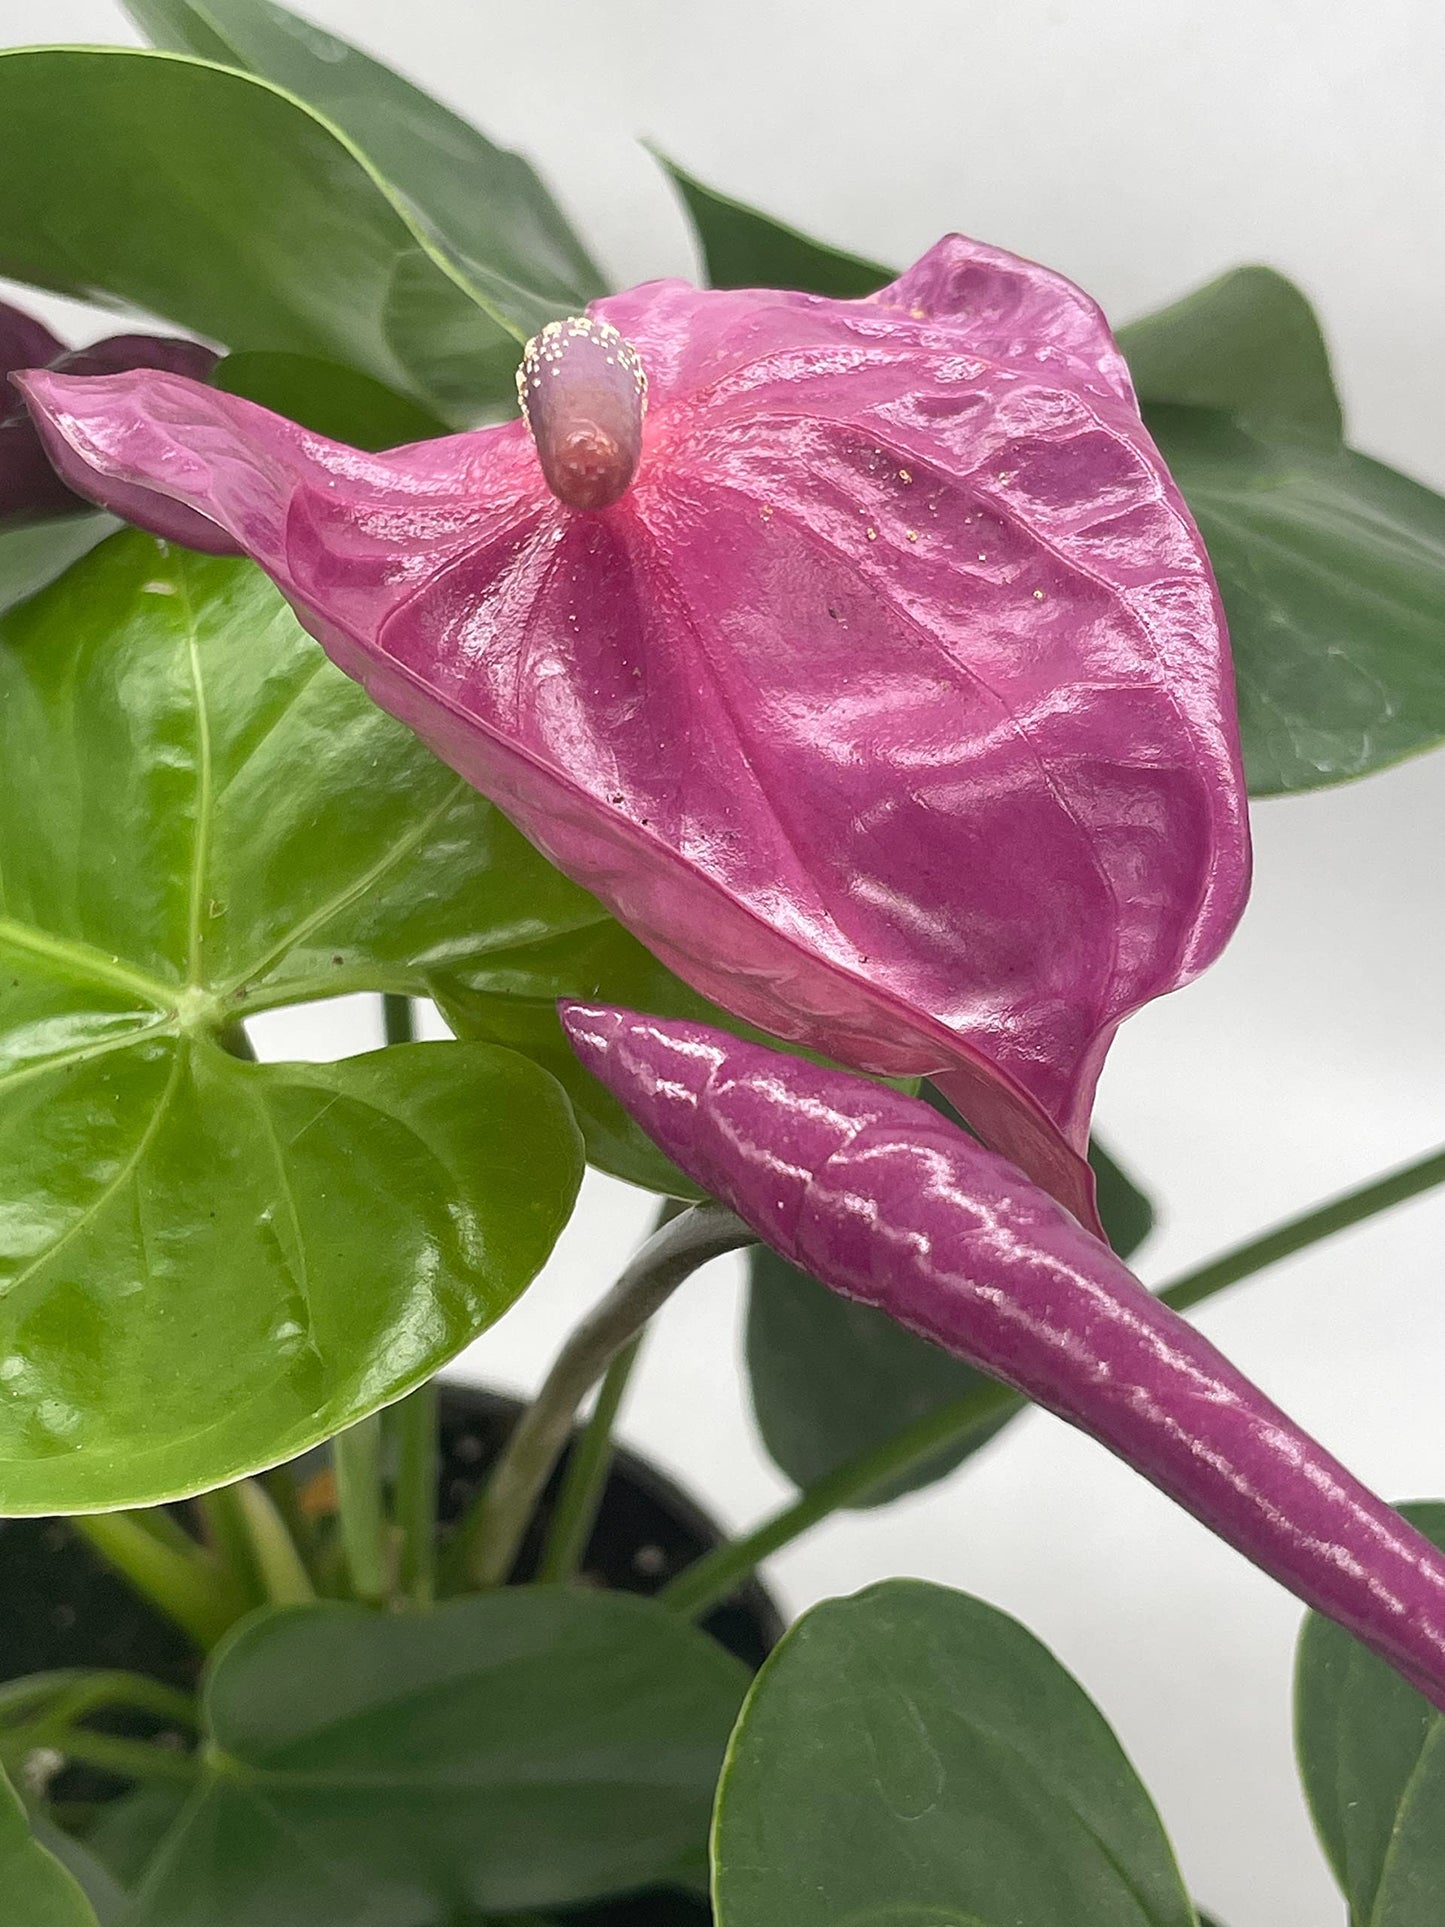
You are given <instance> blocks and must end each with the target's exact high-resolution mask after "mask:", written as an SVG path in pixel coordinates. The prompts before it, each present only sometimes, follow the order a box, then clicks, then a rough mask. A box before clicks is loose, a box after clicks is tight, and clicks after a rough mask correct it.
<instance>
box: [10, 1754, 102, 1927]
mask: <svg viewBox="0 0 1445 1927" xmlns="http://www.w3.org/2000/svg"><path fill="white" fill-rule="evenodd" d="M0 1899H3V1901H4V1906H5V1919H6V1921H7V1923H8V1922H14V1927H97V1922H96V1918H95V1910H94V1908H93V1907H92V1906H91V1905H90V1902H89V1901H88V1900H87V1899H86V1897H85V1895H84V1894H83V1893H82V1891H81V1889H80V1887H79V1885H78V1884H77V1882H76V1881H75V1879H74V1878H73V1876H72V1875H70V1874H68V1873H67V1872H66V1870H65V1869H64V1867H62V1866H61V1864H60V1862H59V1861H58V1860H57V1859H56V1858H55V1856H54V1855H53V1854H51V1853H48V1852H47V1851H46V1849H45V1848H44V1847H42V1846H41V1845H40V1843H39V1841H38V1840H36V1839H35V1837H34V1835H33V1834H32V1833H31V1831H30V1822H29V1820H28V1819H27V1818H26V1815H25V1808H24V1807H23V1806H22V1805H21V1802H20V1797H19V1795H18V1794H17V1793H16V1792H15V1789H14V1788H13V1787H12V1786H11V1784H10V1782H9V1781H8V1780H7V1779H6V1777H5V1772H4V1769H3V1768H0Z"/></svg>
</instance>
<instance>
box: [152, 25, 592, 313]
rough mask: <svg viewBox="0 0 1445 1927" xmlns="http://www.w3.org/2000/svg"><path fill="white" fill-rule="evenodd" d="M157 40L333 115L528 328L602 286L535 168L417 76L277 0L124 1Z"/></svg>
mask: <svg viewBox="0 0 1445 1927" xmlns="http://www.w3.org/2000/svg"><path fill="white" fill-rule="evenodd" d="M125 4H126V11H127V12H128V13H129V14H130V15H131V17H132V18H133V19H134V20H135V22H136V24H137V26H139V27H140V29H141V31H142V32H143V33H144V34H146V35H147V37H148V38H149V39H150V40H152V41H153V42H154V43H155V44H156V45H157V46H159V47H169V48H171V49H173V50H174V51H176V52H178V53H189V54H198V55H199V56H200V57H201V58H202V59H205V60H218V61H222V62H224V63H225V64H226V65H227V66H231V67H239V68H242V69H243V70H244V71H246V72H248V73H252V74H256V75H259V76H260V77H261V78H262V79H263V80H270V81H274V82H275V84H276V85H277V86H279V87H285V88H287V89H288V90H289V91H290V92H291V93H293V94H297V95H299V96H300V98H301V99H302V100H304V101H305V102H307V104H308V105H309V106H311V107H314V108H316V109H318V110H319V112H321V113H323V114H325V115H326V116H327V117H328V118H329V119H330V120H332V121H334V122H335V123H336V125H337V126H338V127H339V128H341V130H342V131H343V132H344V133H345V134H347V135H349V136H350V138H351V139H352V140H353V141H355V143H356V145H357V146H358V147H359V148H360V149H361V151H362V152H363V153H364V154H365V155H366V156H367V158H368V159H369V160H370V161H372V162H373V163H374V165H375V166H376V167H377V169H378V170H379V171H380V172H381V173H382V174H383V175H384V176H385V177H386V179H387V180H388V181H389V182H391V184H392V185H393V186H394V187H397V188H399V189H400V190H401V192H402V193H403V194H404V195H405V196H406V198H407V200H408V201H409V202H410V203H411V206H412V207H413V209H415V211H416V212H417V213H418V214H419V215H420V216H421V218H422V220H423V221H424V222H425V223H426V227H427V230H428V232H429V233H430V234H431V235H432V237H433V238H434V239H435V240H437V241H438V242H439V243H440V244H441V245H442V246H443V247H444V248H445V249H446V250H447V251H448V253H449V254H450V256H451V257H452V258H453V259H454V260H456V261H457V262H458V263H459V264H461V265H462V266H463V267H464V269H465V271H466V273H467V275H468V277H469V278H470V279H472V280H473V281H475V283H476V284H477V285H478V286H479V287H480V288H482V289H483V290H484V291H485V293H486V295H487V298H488V299H489V300H490V301H491V302H492V303H493V304H494V305H495V307H496V309H497V311H498V312H499V313H501V314H504V315H510V316H511V317H512V318H513V319H514V320H516V321H517V322H518V323H519V325H521V326H522V327H523V328H524V330H525V332H526V333H528V334H530V333H532V332H533V331H534V329H535V328H536V327H537V326H538V325H540V322H541V321H545V320H550V319H551V317H552V315H553V314H575V313H577V311H578V310H579V309H580V308H582V307H584V306H585V305H586V303H587V302H589V301H590V300H592V298H593V297H594V296H595V295H599V294H601V293H602V292H603V284H602V277H601V275H600V274H599V272H598V270H597V268H596V267H595V265H594V264H593V262H592V260H591V259H590V257H589V256H588V253H587V250H586V249H585V248H584V247H583V245H582V243H581V241H580V240H579V239H578V238H577V236H576V235H575V234H574V233H573V231H572V229H571V227H570V226H569V225H568V223H567V219H566V217H565V215H564V214H563V213H562V210H561V209H560V208H559V207H558V206H557V203H556V202H555V201H554V200H553V198H552V196H551V194H550V193H549V192H548V190H547V188H546V187H545V186H544V185H543V183H542V181H541V180H540V179H539V177H538V175H537V173H536V172H535V170H534V169H533V168H532V167H531V166H529V165H528V163H527V162H526V161H524V160H523V159H522V158H521V157H520V155H517V154H511V153H508V152H507V151H506V150H505V149H504V148H500V147H494V146H493V144H492V143H491V141H489V140H488V139H487V138H486V137H485V135H483V134H481V133H479V132H478V131H477V129H476V128H475V127H473V126H472V125H471V124H470V123H469V122H467V121H465V120H463V119H461V117H460V116H459V115H457V114H454V113H452V111H451V110H450V108H447V107H443V106H442V104H441V102H440V101H437V100H433V99H432V97H431V95H430V94H426V93H423V92H422V90H421V89H420V88H419V87H415V86H413V85H412V83H411V82H410V81H409V80H404V79H403V78H402V76H401V75H400V74H398V73H396V72H394V71H393V70H392V69H391V68H390V67H386V66H383V65H382V63H381V62H380V61H378V60H373V59H372V58H371V57H370V56H369V55H368V54H364V53H362V52H361V51H360V50H359V49H358V48H356V47H353V46H351V45H350V43H349V42H347V41H345V40H341V39H338V37H337V36H336V35H335V34H332V33H327V32H326V31H324V29H322V28H320V27H317V26H314V25H313V24H312V23H311V22H310V21H309V20H304V19H300V18H298V17H297V16H296V15H295V14H293V13H288V12H287V10H286V9H285V8H284V7H278V6H274V5H272V4H271V3H270V0H125Z"/></svg>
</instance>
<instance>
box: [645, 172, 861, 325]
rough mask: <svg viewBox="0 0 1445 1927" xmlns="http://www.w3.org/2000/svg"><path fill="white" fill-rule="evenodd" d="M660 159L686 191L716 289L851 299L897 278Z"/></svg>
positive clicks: (686, 202)
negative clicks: (779, 291)
mask: <svg viewBox="0 0 1445 1927" xmlns="http://www.w3.org/2000/svg"><path fill="white" fill-rule="evenodd" d="M657 159H658V160H659V162H660V163H661V164H662V166H663V167H664V168H665V169H666V170H667V173H668V174H669V175H670V177H671V179H672V183H673V185H674V187H676V189H677V191H678V193H679V194H680V195H681V196H682V200H683V205H684V206H685V207H686V209H687V211H688V214H689V216H690V217H691V220H692V224H693V228H694V229H695V231H696V233H697V239H698V245H699V247H700V248H701V249H702V256H703V260H704V262H705V264H706V266H707V278H708V281H709V283H710V284H711V286H713V287H714V288H798V289H800V290H801V291H802V292H803V293H805V294H829V295H835V296H837V297H838V298H840V299H843V300H847V299H849V298H851V297H852V296H854V295H864V294H873V293H874V292H875V291H876V290H877V289H879V288H882V287H886V285H887V284H888V282H890V281H891V280H892V279H893V278H894V273H895V270H894V269H892V268H882V267H879V266H878V264H877V262H875V261H865V260H864V259H863V258H862V257H861V255H857V254H849V253H847V252H846V251H845V250H844V249H842V248H834V247H829V246H828V245H827V244H826V243H825V242H822V241H813V240H810V239H809V237H808V236H807V235H806V234H800V233H799V232H798V230H797V229H796V228H791V227H787V226H785V225H784V224H783V222H781V221H775V220H774V219H773V218H772V216H771V215H768V214H762V213H759V211H758V210H757V209H756V208H753V207H748V206H746V205H745V203H744V202H742V201H734V200H732V199H731V198H730V197H729V196H728V195H726V194H719V193H718V192H717V190H716V189H715V188H711V187H705V186H704V185H703V183H702V182H701V181H699V180H698V179H696V177H695V176H693V175H691V174H688V173H685V172H684V171H683V169H682V168H680V167H679V166H677V164H676V163H675V162H674V161H670V160H669V159H668V158H667V156H666V155H665V154H659V155H658V156H657Z"/></svg>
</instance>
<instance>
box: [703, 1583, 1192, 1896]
mask: <svg viewBox="0 0 1445 1927" xmlns="http://www.w3.org/2000/svg"><path fill="white" fill-rule="evenodd" d="M713 1899H714V1904H715V1906H716V1909H717V1915H718V1922H719V1927H905V1924H906V1927H924V1924H925V1923H927V1924H928V1927H1018V1923H1020V1922H1025V1921H1026V1922H1027V1923H1028V1927H1196V1916H1195V1912H1194V1909H1193V1907H1192V1906H1191V1905H1190V1902H1189V1898H1188V1895H1187V1894H1186V1893H1185V1891H1184V1888H1183V1886H1182V1885H1181V1883H1180V1879H1179V1871H1178V1868H1177V1867H1176V1865H1175V1863H1174V1857H1173V1854H1172V1852H1171V1850H1170V1847H1169V1842H1168V1840H1167V1839H1166V1837H1165V1834H1164V1830H1163V1827H1162V1826H1161V1825H1160V1822H1159V1816H1158V1815H1157V1813H1156V1812H1155V1811H1154V1808H1153V1806H1152V1805H1151V1803H1150V1801H1149V1796H1148V1795H1147V1793H1146V1792H1145V1791H1144V1788H1143V1787H1142V1786H1141V1785H1140V1784H1139V1781H1138V1779H1137V1777H1136V1776H1135V1774H1134V1772H1133V1769H1132V1768H1131V1767H1130V1765H1129V1762H1128V1761H1127V1760H1126V1759H1125V1757H1124V1755H1123V1753H1122V1751H1121V1750H1120V1747H1119V1743H1118V1741H1117V1740H1116V1739H1115V1738H1114V1736H1113V1734H1112V1733H1111V1732H1110V1731H1109V1728H1108V1727H1107V1726H1106V1725H1105V1723H1104V1721H1103V1719H1102V1718H1101V1716H1100V1714H1099V1712H1098V1710H1097V1709H1096V1708H1095V1707H1094V1706H1093V1704H1092V1703H1091V1702H1090V1701H1089V1699H1088V1698H1087V1697H1086V1695H1085V1694H1084V1693H1083V1691H1082V1690H1081V1689H1080V1687H1079V1686H1078V1685H1077V1684H1076V1683H1075V1681H1074V1680H1073V1679H1071V1678H1070V1676H1069V1675H1068V1674H1067V1673H1066V1672H1065V1671H1064V1669H1063V1667H1062V1666H1060V1665H1059V1663H1058V1661H1057V1660H1056V1659H1054V1658H1053V1656H1052V1655H1051V1654H1050V1653H1049V1652H1048V1651H1047V1650H1046V1649H1045V1648H1044V1647H1043V1646H1041V1645H1040V1644H1039V1642H1038V1641H1037V1640H1036V1639H1035V1638H1033V1636H1032V1635H1031V1634H1030V1633H1028V1632H1026V1631H1025V1630H1024V1628H1023V1627H1022V1626H1020V1625H1019V1624H1018V1623H1017V1621H1015V1620H1012V1619H1010V1618H1008V1617H1007V1616H1006V1615H1005V1614H1004V1613H1001V1612H998V1611H996V1610H995V1609H994V1608H993V1607H992V1606H987V1605H985V1604H984V1603H983V1601H982V1600H978V1599H970V1598H969V1597H967V1595H965V1594H963V1593H957V1592H950V1591H948V1590H947V1589H946V1588H945V1587H942V1586H933V1585H925V1584H923V1583H922V1582H921V1581H918V1580H911V1579H892V1580H888V1581H886V1582H885V1583H884V1584H882V1585H879V1586H871V1587H869V1588H868V1590H867V1591H865V1592H861V1593H858V1594H856V1595H855V1596H854V1597H853V1598H851V1599H833V1600H828V1601H826V1602H825V1603H824V1604H823V1605H821V1606H815V1607H814V1608H813V1610H812V1611H811V1612H809V1613H806V1614H805V1615H804V1616H803V1618H802V1619H801V1620H799V1621H798V1623H797V1625H796V1626H794V1627H793V1629H792V1630H791V1632H789V1633H788V1634H787V1636H786V1637H785V1639H784V1640H783V1642H782V1644H781V1646H779V1647H778V1649H777V1651H776V1652H775V1653H774V1654H773V1655H772V1657H771V1658H770V1659H769V1660H768V1662H767V1664H766V1665H765V1666H764V1667H763V1670H762V1672H761V1673H760V1674H759V1675H758V1678H757V1680H756V1682H755V1684H754V1686H753V1689H752V1691H751V1692H750V1693H749V1695H748V1699H747V1703H746V1705H745V1706H744V1708H743V1714H742V1718H741V1719H740V1720H739V1722H738V1726H737V1731H736V1732H735V1734H734V1735H733V1740H732V1744H731V1746H730V1747H729V1749H728V1759H727V1764H726V1766H725V1767H724V1769H723V1776H722V1781H721V1784H720V1785H719V1787H718V1801H717V1812H716V1816H715V1819H714V1825H713Z"/></svg>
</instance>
